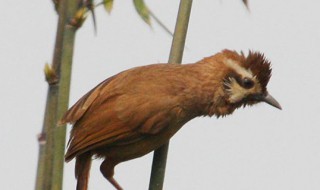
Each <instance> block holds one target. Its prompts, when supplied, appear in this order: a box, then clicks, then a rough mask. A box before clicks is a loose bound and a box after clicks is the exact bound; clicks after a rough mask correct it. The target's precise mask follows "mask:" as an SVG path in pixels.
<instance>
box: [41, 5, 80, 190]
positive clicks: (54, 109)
mask: <svg viewBox="0 0 320 190" xmlns="http://www.w3.org/2000/svg"><path fill="white" fill-rule="evenodd" d="M79 3H80V2H79V0H77V1H74V0H60V1H59V6H58V9H59V10H58V12H59V19H58V28H57V36H56V43H55V49H54V56H53V61H52V66H47V65H46V68H45V75H46V79H47V82H48V84H49V87H48V95H47V103H46V108H45V116H44V123H43V128H42V133H41V134H40V135H39V160H38V170H37V179H36V187H35V189H36V190H43V189H46V190H60V189H62V176H63V158H64V146H65V127H60V128H57V127H56V123H57V120H58V119H59V118H60V117H61V115H62V113H63V112H65V111H66V110H67V107H68V99H69V89H70V76H71V65H72V64H71V63H72V55H73V46H74V38H75V32H76V29H77V28H75V27H72V26H70V25H69V22H70V19H71V18H73V17H74V15H75V13H76V11H77V9H78V5H79Z"/></svg>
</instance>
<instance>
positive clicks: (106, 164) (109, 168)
mask: <svg viewBox="0 0 320 190" xmlns="http://www.w3.org/2000/svg"><path fill="white" fill-rule="evenodd" d="M115 165H117V163H116V162H113V161H112V160H110V159H105V160H104V161H103V162H102V164H101V166H100V171H101V173H102V174H103V176H104V177H105V178H106V179H107V180H108V181H109V182H110V183H111V184H112V185H113V186H114V187H115V188H116V189H117V190H123V189H122V187H121V186H120V185H119V183H118V182H117V181H116V180H115V179H114V178H113V174H114V166H115Z"/></svg>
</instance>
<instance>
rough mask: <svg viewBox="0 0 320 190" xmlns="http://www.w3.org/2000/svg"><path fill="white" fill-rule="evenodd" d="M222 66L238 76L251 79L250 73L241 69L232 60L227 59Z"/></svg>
mask: <svg viewBox="0 0 320 190" xmlns="http://www.w3.org/2000/svg"><path fill="white" fill-rule="evenodd" d="M224 64H225V65H227V66H228V67H230V68H231V69H233V70H234V71H235V72H237V73H238V74H240V75H241V76H242V77H248V78H253V75H252V72H251V71H250V70H247V69H245V68H243V67H241V66H240V65H239V64H237V63H236V62H235V61H234V60H232V59H227V60H226V61H224Z"/></svg>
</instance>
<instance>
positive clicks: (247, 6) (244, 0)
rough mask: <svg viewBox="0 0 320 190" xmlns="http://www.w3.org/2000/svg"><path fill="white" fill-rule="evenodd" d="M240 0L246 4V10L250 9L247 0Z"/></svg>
mask: <svg viewBox="0 0 320 190" xmlns="http://www.w3.org/2000/svg"><path fill="white" fill-rule="evenodd" d="M242 2H243V4H244V5H245V6H246V8H247V9H248V10H250V9H249V3H248V0H242Z"/></svg>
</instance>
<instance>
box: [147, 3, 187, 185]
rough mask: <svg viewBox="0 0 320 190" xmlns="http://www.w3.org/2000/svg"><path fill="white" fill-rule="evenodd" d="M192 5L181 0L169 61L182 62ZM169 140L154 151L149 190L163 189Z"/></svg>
mask: <svg viewBox="0 0 320 190" xmlns="http://www.w3.org/2000/svg"><path fill="white" fill-rule="evenodd" d="M191 7H192V0H181V1H180V6H179V12H178V16H177V22H176V27H175V31H174V35H173V40H172V45H171V51H170V56H169V63H173V64H180V63H181V61H182V56H183V50H184V45H185V39H186V36H187V29H188V23H189V18H190V12H191ZM168 149H169V142H168V143H167V144H166V145H163V146H162V147H160V148H159V149H157V150H155V151H154V156H153V163H152V170H151V177H150V183H149V190H162V188H163V182H164V176H165V169H166V162H167V161H166V160H167V154H168Z"/></svg>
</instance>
